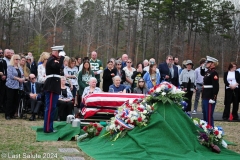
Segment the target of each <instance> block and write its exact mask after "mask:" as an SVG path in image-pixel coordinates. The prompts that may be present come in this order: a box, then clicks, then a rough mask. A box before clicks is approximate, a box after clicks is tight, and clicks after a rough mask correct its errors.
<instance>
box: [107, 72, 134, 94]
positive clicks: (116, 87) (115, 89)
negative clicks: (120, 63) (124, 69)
mask: <svg viewBox="0 0 240 160" xmlns="http://www.w3.org/2000/svg"><path fill="white" fill-rule="evenodd" d="M128 89H129V87H128V86H125V85H123V84H121V77H119V76H115V77H114V78H113V84H112V85H110V86H109V91H108V92H112V93H126V91H127V90H128Z"/></svg>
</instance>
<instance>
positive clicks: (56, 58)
mask: <svg viewBox="0 0 240 160" xmlns="http://www.w3.org/2000/svg"><path fill="white" fill-rule="evenodd" d="M51 48H52V56H51V57H49V58H48V61H47V64H46V75H47V76H46V78H47V79H46V81H45V83H44V86H43V89H44V91H45V104H46V109H45V114H44V127H43V128H44V129H43V130H44V132H45V133H51V132H56V130H53V120H54V116H55V110H56V105H57V101H58V98H59V95H60V94H61V80H60V77H61V76H60V69H61V67H62V66H63V60H64V56H65V54H66V53H65V52H64V51H63V48H64V46H54V47H51Z"/></svg>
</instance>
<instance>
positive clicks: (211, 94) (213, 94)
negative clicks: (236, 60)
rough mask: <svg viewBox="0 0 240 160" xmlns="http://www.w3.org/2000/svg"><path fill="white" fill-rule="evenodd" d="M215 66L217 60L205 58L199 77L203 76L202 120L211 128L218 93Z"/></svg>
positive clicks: (217, 77)
mask: <svg viewBox="0 0 240 160" xmlns="http://www.w3.org/2000/svg"><path fill="white" fill-rule="evenodd" d="M217 65H218V60H217V59H216V58H213V57H210V56H207V60H206V62H205V65H203V66H202V67H201V75H202V76H204V78H203V91H202V106H203V119H204V120H205V121H207V122H208V124H209V125H211V126H213V127H214V119H213V112H214V109H215V106H216V100H217V94H218V91H219V76H218V73H217V72H216V70H215V67H216V66H217ZM205 68H206V69H207V70H206V69H205Z"/></svg>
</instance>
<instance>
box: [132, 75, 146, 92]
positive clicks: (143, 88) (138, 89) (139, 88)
mask: <svg viewBox="0 0 240 160" xmlns="http://www.w3.org/2000/svg"><path fill="white" fill-rule="evenodd" d="M133 93H138V94H147V93H148V89H147V87H146V84H145V81H144V79H143V78H140V79H139V80H138V83H137V87H136V88H134V90H133Z"/></svg>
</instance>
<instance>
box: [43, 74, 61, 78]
mask: <svg viewBox="0 0 240 160" xmlns="http://www.w3.org/2000/svg"><path fill="white" fill-rule="evenodd" d="M51 77H57V78H61V76H59V75H57V74H50V75H47V76H46V79H47V78H51Z"/></svg>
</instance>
